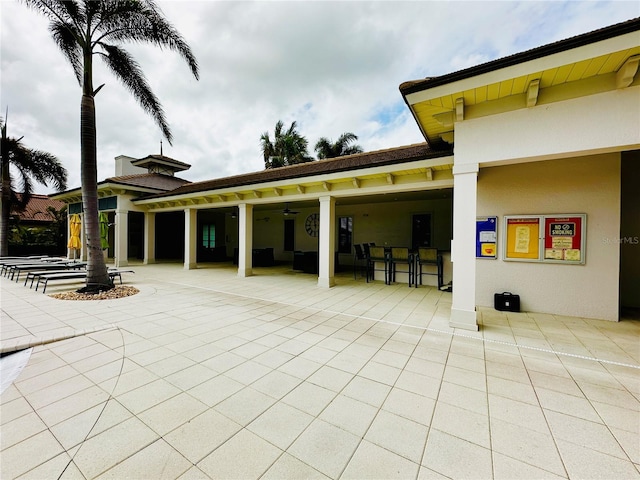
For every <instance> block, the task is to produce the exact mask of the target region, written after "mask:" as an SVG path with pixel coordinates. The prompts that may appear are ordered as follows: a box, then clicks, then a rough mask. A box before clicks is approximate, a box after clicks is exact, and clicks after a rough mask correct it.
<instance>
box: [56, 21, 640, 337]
mask: <svg viewBox="0 0 640 480" xmlns="http://www.w3.org/2000/svg"><path fill="white" fill-rule="evenodd" d="M639 63H640V19H634V20H631V21H628V22H625V23H622V24H618V25H614V26H611V27H607V28H604V29H601V30H597V31H594V32H589V33H586V34H584V35H580V36H577V37H573V38H570V39H567V40H563V41H559V42H556V43H553V44H549V45H545V46H542V47H539V48H536V49H533V50H530V51H526V52H522V53H519V54H516V55H512V56H510V57H506V58H503V59H498V60H495V61H492V62H489V63H486V64H482V65H478V66H476V67H472V68H468V69H465V70H462V71H459V72H454V73H451V74H448V75H443V76H440V77H435V78H429V79H422V80H417V81H410V82H405V83H403V84H402V85H401V86H400V92H401V95H402V96H403V98H404V99H405V101H406V103H407V106H408V108H409V109H410V110H411V112H412V113H413V115H414V118H415V120H416V123H417V128H420V130H421V131H422V133H423V134H424V136H425V143H423V144H418V145H409V146H403V147H398V148H393V149H388V150H383V151H377V152H367V153H363V154H358V155H352V156H348V157H340V158H336V159H330V160H322V161H317V162H312V163H307V164H301V165H295V166H291V167H283V168H279V169H273V170H265V171H262V172H255V173H250V174H244V175H238V176H234V177H228V178H221V179H214V180H210V181H205V182H197V183H189V182H186V181H183V180H180V179H178V178H176V177H174V176H173V175H174V173H175V172H176V171H179V170H182V169H185V168H187V167H188V166H186V165H185V164H182V163H180V162H175V161H173V160H172V159H167V158H166V157H162V156H155V157H147V159H146V161H145V159H140V160H137V161H133V162H131V161H130V160H131V159H129V160H127V159H126V158H120V160H119V161H120V163H122V162H124V163H126V162H127V161H128V162H129V163H133V164H134V165H137V166H138V167H141V166H144V167H146V168H147V170H148V171H144V172H142V171H141V173H139V174H127V175H125V174H124V171H121V172H120V174H118V173H117V174H116V176H115V177H113V178H111V179H107V180H105V181H104V182H101V183H100V185H99V193H100V196H101V198H102V200H103V206H102V207H101V209H103V210H105V211H108V212H109V215H111V219H113V223H114V224H115V229H114V233H113V234H112V240H113V242H112V243H113V244H115V248H113V249H112V251H110V256H112V257H113V258H114V261H115V263H116V264H117V265H126V264H127V263H128V261H129V260H130V259H131V258H139V259H141V260H142V261H144V262H147V263H150V262H156V261H166V260H179V261H181V262H183V263H184V267H185V268H187V269H191V268H196V267H197V265H198V263H199V262H204V261H216V260H228V261H235V262H237V268H238V274H239V275H240V276H248V275H251V274H252V273H253V266H254V262H255V261H256V259H257V258H263V257H259V256H256V252H257V253H258V254H259V253H260V252H263V251H265V250H268V251H269V253H270V254H272V255H273V260H274V261H279V262H288V261H290V262H293V261H294V255H295V252H299V251H307V252H317V254H316V255H317V259H315V262H316V264H317V271H314V274H316V275H317V277H318V285H319V286H320V287H326V288H329V287H333V286H334V284H335V272H336V269H337V268H339V267H340V266H344V265H351V264H352V262H353V253H352V247H353V245H355V244H361V243H376V245H387V246H406V247H409V248H415V247H416V246H417V245H424V244H427V243H428V244H429V245H430V246H432V247H436V248H438V249H439V250H440V251H441V253H442V255H443V257H444V260H445V261H444V264H445V274H444V277H445V278H444V283H449V282H453V289H452V291H453V293H452V295H453V303H452V313H451V321H450V324H451V326H454V327H458V328H464V329H470V330H475V329H477V328H478V327H477V318H476V307H477V306H492V305H493V300H494V299H493V295H494V294H495V293H497V292H502V291H511V292H513V293H517V294H519V295H520V297H521V308H522V310H526V311H536V312H547V313H554V314H560V315H568V316H580V317H588V318H598V319H604V320H618V319H619V318H620V312H621V309H622V308H623V307H631V308H638V307H640V300H638V299H639V298H640V198H639V193H638V188H637V186H638V185H639V184H640V153H639V152H640V150H639V149H640V75H638V73H637V72H638V65H639ZM162 166H164V167H166V168H164V169H162V168H161V167H162ZM127 168H128V167H127ZM121 170H122V167H121ZM142 179H144V181H142ZM79 192H80V191H79V189H76V190H72V191H69V192H65V193H62V194H58V195H56V196H55V197H56V198H59V199H62V200H64V201H66V202H67V203H70V204H71V206H72V207H73V206H74V205H75V208H76V209H79V205H80V203H79V202H80V201H81V198H80V193H79ZM291 211H294V212H298V213H297V214H291V215H288V214H289V213H291ZM71 213H74V212H73V209H72V210H71ZM488 219H490V220H491V221H492V222H494V225H495V228H494V229H493V230H491V228H489V229H487V230H483V231H479V229H480V226H479V225H485V223H484V222H486V221H487V220H488ZM425 225H427V228H424V226H425ZM483 228H484V227H483ZM479 252H480V253H479ZM425 280H427V279H425Z"/></svg>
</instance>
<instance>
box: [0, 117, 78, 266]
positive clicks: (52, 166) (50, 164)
mask: <svg viewBox="0 0 640 480" xmlns="http://www.w3.org/2000/svg"><path fill="white" fill-rule="evenodd" d="M0 129H1V130H2V145H1V146H0V151H1V154H0V157H1V158H0V161H1V163H2V214H1V216H0V256H6V255H8V254H9V215H10V214H11V209H12V208H13V209H14V210H18V211H19V210H23V209H24V208H25V207H26V205H27V203H29V200H30V199H31V195H32V193H33V182H32V179H34V180H35V181H36V182H38V183H41V184H42V185H48V182H51V183H52V184H53V187H54V188H55V189H56V190H58V191H61V190H64V189H65V188H67V171H66V170H65V168H64V167H63V166H62V164H61V163H60V161H59V160H58V159H57V158H56V157H54V156H53V155H51V154H50V153H47V152H42V151H39V150H31V149H30V148H27V147H25V146H24V145H23V144H22V142H21V140H22V137H20V138H18V139H15V138H12V137H8V136H7V124H6V122H5V120H4V119H2V118H0ZM12 166H13V170H14V171H17V172H18V179H17V184H18V185H19V187H20V188H19V189H16V179H15V178H14V177H13V176H12V174H11V170H12V169H11V167H12ZM17 190H20V193H21V195H16V192H17Z"/></svg>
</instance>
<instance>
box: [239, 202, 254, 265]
mask: <svg viewBox="0 0 640 480" xmlns="http://www.w3.org/2000/svg"><path fill="white" fill-rule="evenodd" d="M238 213H239V215H238V276H239V277H250V276H251V275H253V259H252V253H253V205H247V204H245V203H243V204H240V205H238Z"/></svg>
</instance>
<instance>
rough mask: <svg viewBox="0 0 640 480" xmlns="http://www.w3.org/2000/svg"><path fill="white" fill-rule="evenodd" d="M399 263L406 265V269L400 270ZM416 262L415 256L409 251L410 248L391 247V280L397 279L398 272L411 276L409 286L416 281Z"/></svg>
mask: <svg viewBox="0 0 640 480" xmlns="http://www.w3.org/2000/svg"><path fill="white" fill-rule="evenodd" d="M398 265H406V266H407V269H406V270H398ZM413 267H414V262H413V256H412V255H411V254H410V253H409V249H408V248H403V247H391V255H390V256H389V280H390V282H389V283H391V282H395V281H396V273H398V272H400V273H406V274H407V275H408V277H409V287H411V285H413V282H414V268H413Z"/></svg>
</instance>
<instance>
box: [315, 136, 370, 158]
mask: <svg viewBox="0 0 640 480" xmlns="http://www.w3.org/2000/svg"><path fill="white" fill-rule="evenodd" d="M356 140H358V137H357V136H356V135H355V134H353V133H351V132H346V133H343V134H342V135H340V137H339V138H338V140H337V141H336V142H335V143H331V141H330V140H329V139H327V138H325V137H322V138H321V139H320V140H318V142H317V143H316V146H315V151H316V152H317V153H318V158H319V159H320V160H322V159H325V158H335V157H342V156H344V155H353V154H354V153H362V152H364V150H363V149H362V147H361V146H360V145H349V144H350V143H351V142H355V141H356Z"/></svg>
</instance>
